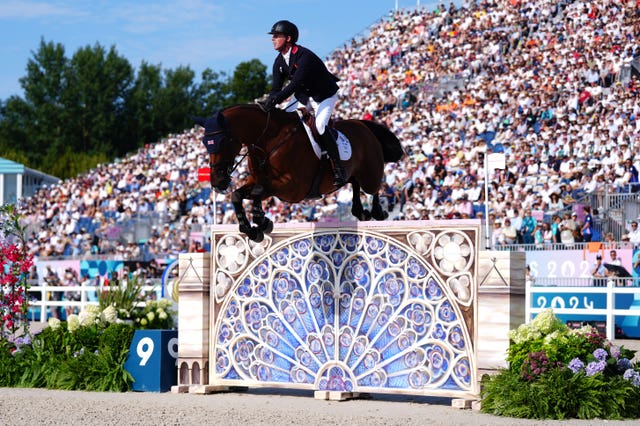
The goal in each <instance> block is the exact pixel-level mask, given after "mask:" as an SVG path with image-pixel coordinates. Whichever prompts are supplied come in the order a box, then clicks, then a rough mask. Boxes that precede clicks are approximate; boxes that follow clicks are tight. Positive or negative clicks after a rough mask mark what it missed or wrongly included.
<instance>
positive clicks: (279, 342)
mask: <svg viewBox="0 0 640 426" xmlns="http://www.w3.org/2000/svg"><path fill="white" fill-rule="evenodd" d="M424 224H425V222H422V226H421V227H419V228H410V227H408V226H407V225H406V223H405V224H404V226H400V227H396V228H393V227H392V226H393V225H392V224H390V223H387V226H386V227H384V228H382V227H381V226H380V223H378V226H367V225H362V224H358V227H357V228H356V227H354V228H345V227H335V228H318V227H316V228H313V227H309V226H308V227H307V228H306V229H304V230H303V231H299V230H298V231H294V230H292V229H291V228H285V229H282V230H280V229H277V230H276V231H274V232H273V233H272V234H271V235H270V236H267V237H266V238H265V240H264V241H263V242H262V243H260V244H256V243H253V242H251V241H249V240H247V239H246V238H245V237H244V236H243V235H242V234H239V233H233V232H213V233H212V243H213V244H212V247H213V248H212V256H213V262H212V263H213V265H212V283H213V284H214V285H213V286H212V290H211V291H212V304H213V315H212V316H211V317H212V324H211V338H210V342H211V343H210V344H211V350H210V356H211V360H210V365H211V366H212V368H211V369H210V380H209V383H210V384H211V385H223V386H250V387H257V386H260V387H289V388H297V389H309V390H321V391H337V392H371V393H407V394H420V395H440V396H452V397H454V396H469V395H477V393H478V384H477V379H476V378H477V374H476V353H475V346H476V344H475V339H476V337H475V335H476V327H475V319H476V299H477V288H476V264H477V251H476V248H477V241H476V240H477V235H478V230H477V226H475V225H469V224H468V222H467V224H466V226H465V225H460V226H459V227H455V226H451V225H449V226H448V227H446V228H445V227H442V226H441V227H440V228H439V229H435V228H430V227H428V226H425V225H424Z"/></svg>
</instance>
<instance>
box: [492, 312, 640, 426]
mask: <svg viewBox="0 0 640 426" xmlns="http://www.w3.org/2000/svg"><path fill="white" fill-rule="evenodd" d="M510 338H511V344H510V347H509V351H508V356H507V361H508V362H509V368H508V369H504V370H501V371H499V372H498V374H496V375H494V376H486V377H484V378H483V380H482V392H481V396H482V411H483V412H486V413H491V414H495V415H499V416H508V417H519V418H530V419H569V418H578V419H596V418H599V419H624V418H638V417H640V371H639V368H638V366H636V365H634V364H632V363H631V361H630V360H631V359H632V358H633V356H634V354H635V352H634V351H631V350H628V349H625V348H624V347H617V346H614V345H612V344H611V342H608V341H607V340H606V339H605V338H604V337H603V336H601V335H600V334H598V332H597V331H596V330H595V329H594V328H592V327H589V326H587V327H583V328H582V329H578V330H569V328H568V327H566V326H565V325H564V324H562V323H561V322H560V321H559V320H558V319H557V318H556V317H555V315H554V314H553V312H552V311H551V310H547V311H543V312H542V313H540V314H539V315H538V316H537V317H536V318H535V319H534V320H533V321H532V322H531V323H530V324H526V325H521V326H520V327H518V329H517V330H513V331H512V332H511V333H510Z"/></svg>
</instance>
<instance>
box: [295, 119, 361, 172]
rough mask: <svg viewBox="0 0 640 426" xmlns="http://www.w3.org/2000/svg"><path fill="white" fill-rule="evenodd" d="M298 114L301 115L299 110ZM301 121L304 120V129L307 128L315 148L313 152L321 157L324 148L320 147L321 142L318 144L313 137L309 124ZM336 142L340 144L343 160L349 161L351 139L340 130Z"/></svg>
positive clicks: (312, 145)
mask: <svg viewBox="0 0 640 426" xmlns="http://www.w3.org/2000/svg"><path fill="white" fill-rule="evenodd" d="M298 115H300V112H299V111H298ZM301 118H302V117H301ZM301 121H302V124H303V125H304V130H306V132H307V136H309V141H310V142H311V147H312V148H313V152H315V153H316V156H317V157H318V158H320V156H321V155H322V148H320V144H318V141H316V140H315V138H314V137H313V134H312V133H311V129H310V128H309V126H307V123H305V122H304V120H301ZM327 131H328V130H327ZM336 143H337V145H338V153H339V154H340V159H341V160H342V161H347V160H348V159H350V158H351V142H349V139H348V138H347V137H346V136H345V135H344V134H343V133H342V132H340V131H339V130H338V138H337V140H336Z"/></svg>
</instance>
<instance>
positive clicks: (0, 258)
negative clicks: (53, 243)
mask: <svg viewBox="0 0 640 426" xmlns="http://www.w3.org/2000/svg"><path fill="white" fill-rule="evenodd" d="M32 266H33V257H32V256H31V255H30V254H29V253H28V251H27V247H26V244H25V228H24V227H23V226H22V225H21V224H20V221H19V217H18V215H17V213H16V211H15V207H14V206H13V205H3V206H0V338H7V337H8V336H15V334H16V332H18V331H21V333H22V334H23V335H28V333H29V321H28V319H27V309H28V307H29V300H28V298H27V290H28V289H29V284H28V282H27V278H28V274H29V271H30V270H31V268H32Z"/></svg>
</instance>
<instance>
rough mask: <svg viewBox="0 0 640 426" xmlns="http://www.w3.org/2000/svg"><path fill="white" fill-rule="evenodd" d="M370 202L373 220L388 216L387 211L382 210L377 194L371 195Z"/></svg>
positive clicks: (383, 218)
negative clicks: (371, 199) (371, 200)
mask: <svg viewBox="0 0 640 426" xmlns="http://www.w3.org/2000/svg"><path fill="white" fill-rule="evenodd" d="M372 204H373V205H372V206H371V217H373V218H374V219H375V220H385V219H386V218H388V217H389V213H388V212H386V211H384V209H383V208H382V205H381V204H380V196H379V195H378V194H375V195H374V196H373V202H372Z"/></svg>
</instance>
